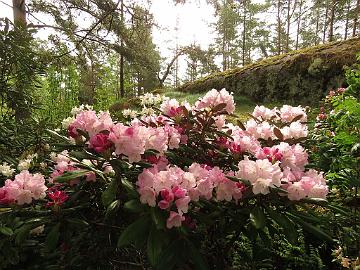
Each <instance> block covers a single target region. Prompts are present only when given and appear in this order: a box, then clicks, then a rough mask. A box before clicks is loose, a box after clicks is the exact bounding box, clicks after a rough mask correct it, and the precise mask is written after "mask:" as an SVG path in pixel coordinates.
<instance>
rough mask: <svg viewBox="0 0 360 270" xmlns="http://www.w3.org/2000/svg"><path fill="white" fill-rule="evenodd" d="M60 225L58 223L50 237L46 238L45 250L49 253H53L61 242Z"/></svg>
mask: <svg viewBox="0 0 360 270" xmlns="http://www.w3.org/2000/svg"><path fill="white" fill-rule="evenodd" d="M59 230H60V223H57V224H56V225H55V226H54V227H53V228H52V229H51V231H50V232H49V233H48V235H47V236H46V239H45V248H46V250H47V251H49V252H51V251H53V250H54V249H55V248H56V246H57V244H58V242H59V237H60V231H59Z"/></svg>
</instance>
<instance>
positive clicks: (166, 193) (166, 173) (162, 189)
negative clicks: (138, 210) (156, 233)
mask: <svg viewBox="0 0 360 270" xmlns="http://www.w3.org/2000/svg"><path fill="white" fill-rule="evenodd" d="M136 184H137V186H138V192H139V193H140V201H141V202H142V203H144V204H148V205H149V206H151V207H155V206H156V205H157V206H158V207H159V208H160V209H163V210H168V211H169V212H170V215H169V218H168V220H167V228H169V229H170V228H172V227H179V226H181V223H182V221H184V220H185V217H184V216H183V214H186V213H187V212H188V209H189V203H190V202H191V201H198V200H199V199H200V198H204V199H207V200H210V199H211V198H213V196H214V195H213V194H214V193H215V194H216V195H215V197H214V198H215V199H216V200H218V201H223V200H226V201H231V200H232V199H234V200H235V201H237V200H239V199H241V197H242V193H243V191H244V189H245V186H244V185H243V184H241V183H237V182H234V181H231V180H229V179H228V178H227V177H226V176H225V174H224V172H223V171H222V170H220V169H219V168H218V167H214V168H211V167H209V166H206V165H203V166H202V165H200V164H197V163H193V164H192V165H191V166H190V167H189V170H188V171H184V170H182V169H180V168H178V167H167V168H166V170H162V171H161V170H159V169H158V167H157V166H154V167H152V168H150V169H145V170H144V171H143V172H142V173H141V174H140V175H139V176H138V181H137V182H136Z"/></svg>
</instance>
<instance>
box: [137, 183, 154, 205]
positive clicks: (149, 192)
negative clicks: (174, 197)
mask: <svg viewBox="0 0 360 270" xmlns="http://www.w3.org/2000/svg"><path fill="white" fill-rule="evenodd" d="M138 192H139V193H140V201H141V203H143V204H148V205H149V206H152V207H154V206H155V205H156V197H155V191H154V189H152V188H150V187H143V188H139V189H138Z"/></svg>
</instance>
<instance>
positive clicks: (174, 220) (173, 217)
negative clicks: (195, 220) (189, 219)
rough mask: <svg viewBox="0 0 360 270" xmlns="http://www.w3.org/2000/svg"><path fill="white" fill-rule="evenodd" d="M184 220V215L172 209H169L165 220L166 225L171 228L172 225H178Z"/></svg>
mask: <svg viewBox="0 0 360 270" xmlns="http://www.w3.org/2000/svg"><path fill="white" fill-rule="evenodd" d="M184 220H185V217H183V216H182V215H180V214H179V213H176V212H174V211H170V216H169V217H168V219H167V221H166V227H167V228H168V229H171V228H172V227H180V226H181V223H182V222H183V221H184Z"/></svg>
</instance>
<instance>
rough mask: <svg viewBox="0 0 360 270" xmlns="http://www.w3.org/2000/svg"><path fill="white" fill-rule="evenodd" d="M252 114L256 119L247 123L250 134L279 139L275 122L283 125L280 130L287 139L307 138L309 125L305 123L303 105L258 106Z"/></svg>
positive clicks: (261, 137) (266, 138)
mask: <svg viewBox="0 0 360 270" xmlns="http://www.w3.org/2000/svg"><path fill="white" fill-rule="evenodd" d="M252 115H253V116H254V117H255V118H256V120H255V119H250V120H249V121H247V122H246V123H245V127H246V131H247V132H248V134H249V135H252V136H254V137H255V138H256V139H264V140H268V139H277V136H276V135H275V133H274V128H277V126H276V125H275V123H278V124H279V126H283V127H282V128H279V130H280V132H281V133H282V135H283V136H284V139H285V140H286V139H299V138H305V137H307V135H308V128H307V125H306V124H304V122H306V121H307V115H306V112H305V109H304V108H302V107H301V106H298V107H292V106H289V105H284V106H283V107H281V108H280V109H278V108H274V109H272V110H270V109H268V108H266V107H264V106H256V107H255V109H254V111H253V114H252Z"/></svg>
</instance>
